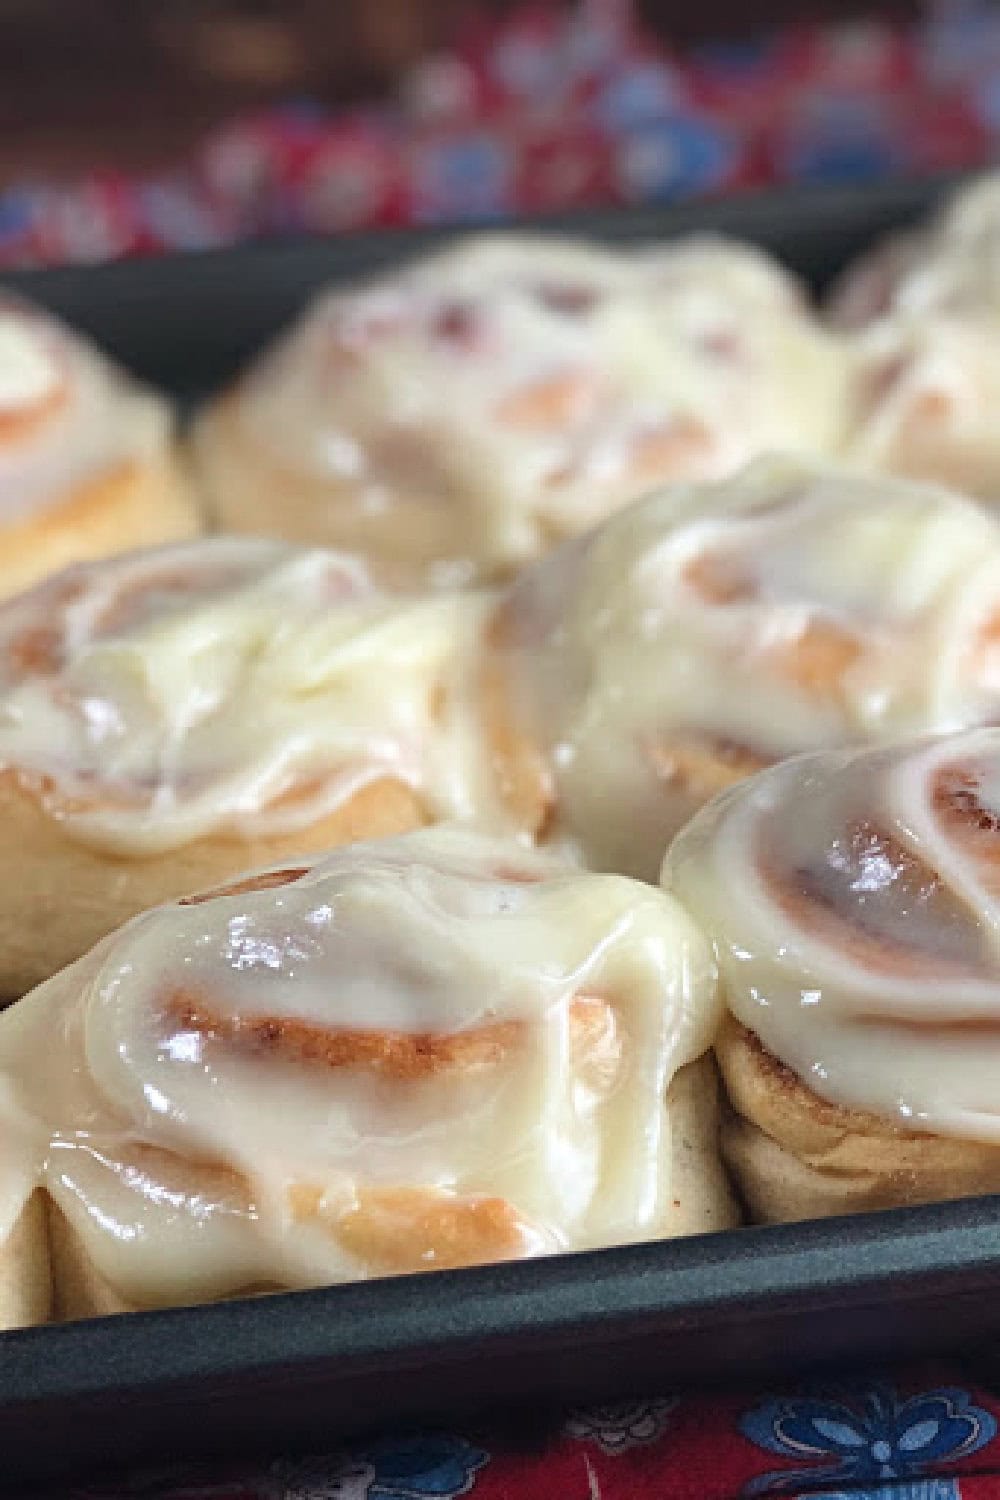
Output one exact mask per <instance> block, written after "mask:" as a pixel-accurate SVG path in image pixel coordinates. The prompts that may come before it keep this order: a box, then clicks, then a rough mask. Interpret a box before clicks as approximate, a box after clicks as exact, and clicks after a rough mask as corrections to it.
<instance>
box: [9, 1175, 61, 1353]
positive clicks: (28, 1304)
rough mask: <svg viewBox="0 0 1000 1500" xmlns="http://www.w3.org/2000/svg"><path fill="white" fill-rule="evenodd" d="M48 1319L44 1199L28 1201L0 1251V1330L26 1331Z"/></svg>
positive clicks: (35, 1195) (34, 1197)
mask: <svg viewBox="0 0 1000 1500" xmlns="http://www.w3.org/2000/svg"><path fill="white" fill-rule="evenodd" d="M51 1315H52V1271H51V1264H50V1258H49V1240H48V1226H47V1222H46V1211H45V1197H44V1194H43V1193H42V1192H40V1191H38V1192H35V1193H33V1194H32V1195H31V1197H30V1198H29V1199H28V1202H27V1203H26V1204H25V1206H24V1209H23V1210H22V1212H21V1214H20V1216H19V1218H18V1220H17V1222H16V1223H15V1225H14V1227H13V1229H12V1230H11V1232H10V1234H9V1235H8V1236H7V1239H6V1240H5V1241H4V1244H3V1247H2V1249H0V1329H2V1328H29V1327H32V1326H34V1325H35V1324H37V1323H46V1322H47V1321H48V1319H49V1318H50V1317H51Z"/></svg>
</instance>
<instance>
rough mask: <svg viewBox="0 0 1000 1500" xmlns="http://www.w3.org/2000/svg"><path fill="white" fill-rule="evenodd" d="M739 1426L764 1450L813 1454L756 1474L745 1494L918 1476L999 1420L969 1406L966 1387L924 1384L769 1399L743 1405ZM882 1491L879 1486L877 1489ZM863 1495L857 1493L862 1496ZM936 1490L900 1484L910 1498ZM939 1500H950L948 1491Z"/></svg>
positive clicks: (980, 1443)
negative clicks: (917, 1389) (906, 1393)
mask: <svg viewBox="0 0 1000 1500" xmlns="http://www.w3.org/2000/svg"><path fill="white" fill-rule="evenodd" d="M739 1426H740V1431H741V1432H742V1434H743V1436H744V1437H746V1438H748V1439H749V1440H750V1442H751V1443H755V1444H756V1445H757V1447H758V1448H763V1449H765V1450H766V1451H767V1452H768V1453H779V1454H781V1455H782V1456H783V1457H788V1458H798V1459H806V1460H815V1461H816V1462H812V1463H808V1464H807V1465H806V1466H803V1467H796V1468H794V1469H779V1470H775V1471H773V1472H771V1473H768V1474H761V1475H759V1476H758V1477H757V1478H755V1479H752V1480H751V1481H750V1483H749V1484H748V1485H747V1487H746V1489H745V1491H744V1493H745V1494H746V1495H747V1496H751V1495H772V1494H785V1493H788V1492H790V1491H797V1490H799V1489H800V1488H801V1486H802V1484H803V1482H804V1481H808V1480H820V1481H822V1482H823V1483H824V1484H830V1483H834V1482H835V1483H840V1482H842V1481H845V1482H849V1483H851V1484H855V1485H856V1484H858V1483H861V1484H868V1483H871V1484H875V1485H880V1484H884V1483H885V1482H886V1481H887V1480H913V1479H919V1478H920V1476H921V1475H924V1474H926V1473H927V1471H928V1469H932V1468H933V1467H935V1466H936V1465H938V1464H940V1463H942V1462H943V1461H945V1460H947V1461H948V1462H950V1463H953V1462H955V1461H957V1460H959V1459H963V1458H968V1456H969V1455H970V1454H971V1453H977V1452H978V1451H979V1449H980V1448H984V1447H985V1446H986V1444H987V1443H990V1442H992V1441H993V1439H994V1438H995V1437H996V1434H997V1423H996V1419H995V1418H994V1417H993V1416H991V1414H990V1413H989V1412H988V1411H984V1410H983V1408H982V1407H979V1406H974V1405H973V1404H972V1402H971V1400H970V1398H969V1395H968V1392H966V1391H961V1390H953V1389H942V1390H937V1391H927V1392H925V1393H923V1394H921V1395H919V1396H911V1397H910V1398H909V1399H908V1400H905V1401H903V1400H900V1398H899V1397H898V1396H897V1394H896V1392H895V1391H894V1390H893V1389H892V1387H891V1386H888V1385H875V1386H872V1387H871V1388H870V1389H869V1390H867V1391H865V1392H864V1393H862V1394H861V1395H860V1396H857V1397H853V1398H852V1397H847V1398H845V1399H843V1400H838V1399H835V1398H832V1397H831V1398H824V1397H822V1396H792V1397H788V1398H787V1399H785V1400H777V1401H768V1402H766V1403H765V1404H764V1405H763V1406H758V1407H756V1408H755V1409H754V1410H753V1411H749V1412H747V1413H746V1414H745V1416H744V1417H743V1418H742V1419H741V1421H740V1424H739ZM946 1483H947V1481H946ZM885 1493H886V1492H885V1491H884V1490H882V1489H879V1490H878V1494H879V1495H880V1496H881V1495H884V1494H885ZM888 1493H889V1494H890V1495H891V1494H892V1493H893V1492H892V1490H890V1491H889V1492H888ZM865 1494H866V1492H865V1491H862V1492H861V1493H860V1494H859V1495H857V1496H856V1500H864V1496H865ZM934 1494H935V1486H928V1485H923V1484H918V1485H913V1486H907V1485H902V1486H901V1487H900V1489H899V1495H900V1496H901V1497H903V1496H912V1497H913V1500H932V1497H933V1496H934ZM942 1500H948V1492H947V1490H946V1492H945V1495H944V1496H942Z"/></svg>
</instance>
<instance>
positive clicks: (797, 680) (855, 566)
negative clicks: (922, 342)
mask: <svg viewBox="0 0 1000 1500" xmlns="http://www.w3.org/2000/svg"><path fill="white" fill-rule="evenodd" d="M998 624H1000V529H998V527H997V524H996V522H995V521H994V519H993V518H991V517H990V516H988V515H987V514H986V513H985V512H984V511H983V510H982V509H981V508H980V507H978V506H976V505H974V504H972V503H971V502H970V501H967V500H964V499H962V498H961V497H959V496H956V495H952V494H949V493H947V492H946V491H943V490H937V489H931V488H920V487H917V486H914V485H909V484H903V483H900V482H897V481H891V480H887V479H868V478H865V477H863V476H859V475H857V474H855V473H848V472H847V471H842V470H839V469H835V468H828V467H824V466H822V465H820V464H818V463H816V462H806V461H800V460H797V459H784V458H781V459H762V460H759V461H758V462H757V463H756V464H754V465H752V466H751V467H750V468H748V469H747V470H745V471H744V472H743V473H742V474H740V475H738V476H736V477H735V478H733V479H731V480H729V481H728V482H724V483H722V484H720V485H717V486H714V487H680V486H678V487H676V488H674V489H667V490H664V491H662V492H661V493H659V494H657V495H655V496H653V497H651V498H650V499H648V500H646V501H643V502H640V503H639V504H637V505H635V506H633V507H631V508H630V509H628V510H626V511H624V512H622V514H620V515H619V516H616V517H613V518H612V519H611V520H609V521H608V522H606V523H605V525H604V526H603V527H602V528H601V529H599V530H598V531H596V532H595V533H593V534H592V535H590V536H587V537H583V538H580V539H578V540H576V541H574V542H572V543H569V544H567V545H566V546H564V547H563V548H561V549H560V550H559V551H557V552H556V553H554V554H553V555H552V556H551V557H550V558H548V559H546V560H545V561H543V562H541V563H540V564H538V565H536V567H535V568H533V569H530V570H528V571H526V572H525V573H524V574H523V575H522V576H521V578H519V579H518V580H517V581H516V582H515V583H514V584H513V585H512V586H511V588H510V589H509V591H508V592H507V593H506V594H505V595H504V596H503V597H502V599H501V602H500V604H499V605H498V607H497V609H496V611H495V613H494V616H493V619H492V621H491V624H490V627H489V632H488V640H489V643H490V656H489V672H490V674H491V685H492V693H493V699H492V701H494V702H497V703H499V704H501V705H502V711H501V712H500V714H499V723H500V726H501V732H502V734H503V736H505V737H506V738H507V740H509V739H510V738H511V729H510V726H511V725H513V726H515V727H516V728H517V730H518V731H519V732H520V739H519V740H518V741H517V743H518V746H519V748H521V747H522V746H523V745H525V744H526V745H530V746H534V747H535V748H536V749H538V750H539V751H540V753H541V754H542V755H543V756H544V757H545V758H546V759H547V761H548V762H549V764H550V765H551V767H552V773H553V782H554V819H553V820H552V824H551V827H552V828H553V830H554V831H556V832H561V833H562V834H564V835H567V836H568V837H570V838H571V839H573V840H575V841H576V842H577V843H578V844H579V845H580V847H581V849H582V852H583V854H584V856H585V858H586V859H587V861H588V862H589V863H591V864H593V865H595V866H596V867H598V868H604V869H615V870H619V871H624V872H627V873H629V874H638V875H640V876H642V877H644V878H646V879H653V878H655V875H656V871H657V870H658V869H659V865H660V862H661V860H662V857H663V852H664V850H665V848H666V845H667V843H668V841H669V839H670V837H671V836H672V835H673V834H674V833H675V832H676V831H677V829H678V828H679V827H680V826H681V825H682V823H684V821H685V820H686V819H687V818H688V817H690V816H691V814H692V813H693V812H694V811H695V810H696V809H697V808H698V807H699V806H700V805H701V804H702V803H703V802H705V801H706V800H707V799H708V798H709V797H711V796H712V795H714V794H715V793H716V792H718V791H719V790H721V789H723V788H724V787H726V786H728V785H730V784H731V783H733V782H734V781H738V780H740V779H742V778H743V777H745V776H747V775H749V774H751V773H753V772H754V771H757V770H759V769H761V768H762V767H764V766H766V765H768V764H770V763H771V762H773V761H776V760H781V759H783V758H785V757H786V756H789V755H793V754H795V753H797V752H799V751H804V750H811V749H821V748H825V747H832V746H837V745H844V744H851V743H855V742H870V741H880V740H889V739H893V738H897V737H899V736H900V735H905V734H913V733H919V732H922V731H928V730H934V731H937V730H946V729H952V728H959V727H964V726H967V725H970V724H977V723H983V722H986V721H988V720H990V719H991V718H994V717H996V716H997V714H998V711H1000V657H998V656H997V648H996V642H997V638H998V637H997V631H998ZM522 753H523V752H522Z"/></svg>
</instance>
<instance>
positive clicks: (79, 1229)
mask: <svg viewBox="0 0 1000 1500" xmlns="http://www.w3.org/2000/svg"><path fill="white" fill-rule="evenodd" d="M715 981H716V976H715V970H714V967H713V964H712V961H711V958H710V956H709V952H708V947H707V944H706V943H705V942H704V940H703V938H702V937H701V935H700V934H699V932H698V931H697V929H696V928H695V927H694V925H693V924H692V923H691V922H690V921H689V919H688V918H687V917H686V916H685V915H684V913H683V912H682V911H681V909H680V908H679V906H677V904H676V903H675V902H674V901H673V900H672V899H671V898H670V897H668V896H665V895H663V894H662V893H661V892H659V891H657V890H655V889H653V888H649V887H645V886H641V885H639V884H637V883H635V882H631V881H628V880H623V879H620V878H618V877H614V876H591V875H586V874H581V873H579V872H577V871H575V870H574V869H572V867H567V866H565V865H564V864H562V863H560V862H559V861H557V860H555V859H554V858H552V857H551V856H549V855H545V854H541V853H538V852H528V851H526V850H525V849H524V848H523V847H521V846H520V845H519V844H518V843H517V842H516V841H512V840H510V841H508V840H503V839H491V838H488V837H486V836H483V835H480V834H476V833H472V832H467V831H464V830H459V829H456V828H438V829H432V830H427V831H424V832H420V833H414V834H410V835H407V836H405V837H403V838H399V839H395V840H384V841H381V842H376V843H370V844H359V845H355V846H353V847H352V848H350V849H342V850H339V851H336V852H334V853H332V854H330V855H327V856H325V857H323V858H322V859H320V860H319V861H318V862H317V863H312V862H310V861H308V860H306V861H302V862H300V863H297V864H296V865H294V866H287V867H280V868H277V869H273V870H270V871H267V872H264V873H261V874H258V875H252V876H249V877H245V878H243V879H241V880H240V881H238V882H236V883H235V884H232V885H230V886H228V887H224V888H222V889H217V890H215V891H212V892H210V893H208V894H207V895H204V896H200V897H197V898H193V899H189V900H186V901H181V902H179V903H176V904H174V905H171V906H164V907H160V908H158V909H156V910H153V911H150V912H147V913H145V914H143V915H141V916H139V917H137V918H135V919H134V920H133V921H132V922H130V923H129V924H127V925H126V926H125V927H123V928H122V929H121V930H120V931H118V932H117V933H114V934H112V935H111V936H110V937H108V938H107V939H105V940H104V941H103V942H102V943H101V944H100V945H99V946H98V947H97V948H96V949H94V951H93V952H91V953H90V954H88V955H87V956H86V957H85V958H83V959H82V960H80V961H79V962H78V963H76V964H74V965H73V966H72V967H70V968H68V969H66V970H64V971H63V972H62V973H60V974H57V975H56V976H54V977H53V978H52V979H50V980H49V981H48V982H47V983H46V984H44V985H43V986H41V987H40V988H39V989H38V990H36V991H34V992H33V993H32V994H31V995H30V996H28V997H26V999H25V1000H24V1001H23V1002H22V1003H21V1004H20V1005H17V1006H14V1007H13V1008H12V1009H11V1010H9V1011H8V1012H7V1013H6V1014H5V1015H4V1016H3V1017H2V1018H0V1083H2V1090H0V1113H2V1114H3V1116H4V1126H5V1130H6V1138H7V1139H9V1140H11V1141H12V1142H14V1143H16V1149H12V1150H11V1151H10V1152H8V1153H6V1154H5V1155H4V1157H3V1160H2V1163H0V1222H3V1223H8V1222H10V1221H12V1220H13V1219H14V1218H15V1217H16V1215H17V1214H18V1213H19V1212H20V1211H21V1208H22V1205H23V1204H24V1203H25V1202H27V1201H30V1196H29V1195H30V1194H32V1193H35V1194H38V1193H41V1194H42V1195H43V1196H44V1198H45V1199H46V1200H47V1203H48V1206H49V1209H50V1213H51V1249H52V1258H53V1275H54V1283H55V1298H56V1312H57V1315H61V1316H70V1317H72V1316H81V1315H87V1314H91V1313H95V1312H112V1311H122V1310H126V1309H129V1308H139V1307H153V1306H163V1305H169V1304H178V1303H191V1302H199V1301H204V1300H208V1299H214V1298H219V1297H226V1296H232V1295H237V1294H240V1293H244V1292H247V1291H260V1290H267V1289H277V1288H295V1287H307V1286H315V1285H322V1284H326V1283H330V1282H339V1281H346V1280H353V1279H360V1278H367V1277H372V1276H384V1275H392V1274H397V1273H405V1272H414V1271H420V1270H432V1269H435V1268H446V1267H460V1266H466V1265H472V1264H476V1263H480V1262H488V1261H500V1260H511V1259H517V1258H521V1257H531V1256H538V1255H543V1254H547V1253H551V1252H553V1251H561V1250H576V1249H583V1248H589V1247H595V1246H602V1245H608V1244H616V1243H620V1242H626V1241H638V1240H646V1239H653V1238H658V1237H666V1236H671V1235H676V1234H690V1233H694V1232H697V1231H700V1230H709V1229H713V1228H717V1227H722V1226H725V1225H727V1224H729V1223H731V1222H732V1221H733V1206H732V1203H731V1200H730V1197H729V1193H728V1189H727V1185H726V1182H725V1180H724V1177H723V1174H722V1171H721V1167H720V1164H719V1161H718V1156H717V1151H716V1148H715V1129H716V1124H715V1105H714V1079H713V1074H712V1069H711V1063H710V1062H709V1061H707V1060H706V1056H705V1054H706V1049H707V1048H708V1047H709V1045H710V1043H711V1038H712V1033H713V1030H714V1028H715V1023H716V1019H717V1007H718V1001H717V995H716V982H715Z"/></svg>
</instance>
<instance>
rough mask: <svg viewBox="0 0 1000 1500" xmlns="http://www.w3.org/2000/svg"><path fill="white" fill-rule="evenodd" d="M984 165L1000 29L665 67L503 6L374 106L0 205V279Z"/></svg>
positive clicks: (667, 62) (294, 117)
mask: <svg viewBox="0 0 1000 1500" xmlns="http://www.w3.org/2000/svg"><path fill="white" fill-rule="evenodd" d="M998 154H1000V10H998V8H997V7H996V6H995V5H994V6H991V5H989V4H988V3H986V0H983V3H981V4H976V3H975V0H961V3H958V4H956V3H954V0H937V3H936V4H935V3H933V0H929V5H928V10H927V14H926V16H925V18H924V19H923V20H922V21H920V22H919V23H915V24H911V25H892V24H889V23H887V22H882V21H871V22H857V21H852V22H849V23H834V24H830V25H826V26H815V25H813V26H796V27H789V28H785V29H781V30H777V31H773V32H769V33H767V34H766V35H760V36H757V37H754V38H751V39H748V40H746V41H743V42H739V43H730V44H726V45H724V46H723V45H718V44H715V45H712V46H705V47H701V48H700V49H695V50H691V51H688V52H686V53H683V54H681V53H679V52H677V51H672V50H670V49H669V48H668V47H667V46H666V45H665V44H664V43H662V42H661V41H659V40H658V39H657V38H654V37H652V36H650V35H649V34H648V33H646V32H645V31H644V30H643V29H642V27H641V26H639V25H638V23H637V21H636V19H635V14H634V11H633V7H632V5H631V3H630V0H574V3H573V4H572V5H570V6H569V7H568V8H567V6H566V5H565V4H562V3H556V0H520V3H519V4H517V5H515V6H513V7H512V8H511V9H510V10H509V12H508V13H506V14H505V17H504V19H503V20H502V21H501V22H498V23H496V24H493V25H491V26H485V25H481V24H480V25H471V24H470V26H469V28H468V29H467V32H466V34H464V35H461V36H459V37H458V38H456V40H455V43H454V46H453V48H452V50H451V51H450V52H448V53H446V54H442V55H440V56H436V57H432V58H428V59H427V60H426V61H425V62H423V63H422V64H419V65H418V66H417V67H416V68H415V69H414V70H413V71H412V73H411V74H410V75H409V76H408V77H407V78H406V79H405V80H404V81H403V83H402V85H401V87H400V89H399V91H398V93H397V95H396V97H395V98H392V99H383V100H380V101H375V102H373V103H372V104H370V105H368V106H365V107H356V108H351V109H335V108H330V107H328V106H326V105H322V104H318V103H315V102H309V101H299V102H291V103H289V104H288V105H286V106H284V107H281V108H275V109H272V110H268V111H264V112H263V113H260V114H257V115H254V116H252V117H250V118H244V119H238V120H234V121H232V122H231V123H230V124H228V125H226V126H223V127H221V128H219V129H217V130H215V131H214V132H212V133H211V134H210V135H209V136H208V137H207V138H206V139H205V140H204V141H203V143H202V145H201V147H200V148H199V149H198V150H197V151H195V152H194V153H193V155H192V156H191V158H190V159H187V160H184V161H178V162H175V163H173V164H168V165H167V166H165V167H164V168H163V170H161V171H159V172H155V173H150V174H147V175H145V176H130V175H125V174H122V173H117V172H110V171H106V170H105V171H101V170H95V171H94V172H93V173H91V174H90V175H89V176H86V177H84V178H83V179H82V180H80V181H77V182H71V183H62V182H60V183H55V182H38V181H23V182H13V183H8V184H7V185H6V187H5V188H4V189H3V190H2V191H0V267H3V266H19V265H35V264H51V263H54V262H60V261H62V262H92V261H99V260H108V259H115V258H118V257H120V256H124V255H133V254H144V253H154V252H159V251H164V250H187V249H199V248H207V247H211V246H218V245H226V244H231V243H234V242H236V241H238V240H242V239H246V238H248V237H257V236H263V235H274V234H282V233H289V232H292V233H303V232H304V233H335V232H338V231H341V230H345V229H358V228H378V227H382V226H386V225H398V224H406V223H430V222H448V223H455V222H461V221H463V220H466V221H467V220H470V219H475V220H478V221H481V220H490V219H498V218H509V217H511V216H516V215H518V214H529V213H530V214H538V213H546V212H551V211H555V210H562V209H574V208H582V207H594V206H604V205H616V204H617V205H620V204H631V203H657V202H664V201H672V200H674V199H678V198H690V197H692V196H696V195H698V194H704V193H718V192H723V191H730V190H733V189H736V188H748V187H756V186H761V185H764V184H774V183H800V182H857V181H860V180H871V179H877V178H880V177H885V176H886V175H887V174H899V173H907V172H913V173H917V172H930V171H936V170H945V169H949V168H959V167H972V166H977V165H982V164H985V163H987V162H989V161H991V160H994V159H996V157H997V156H998Z"/></svg>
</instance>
